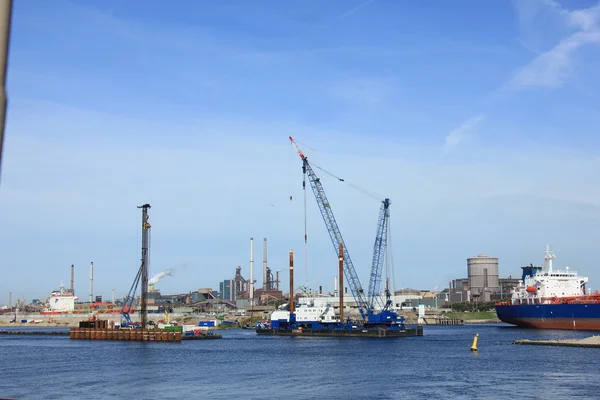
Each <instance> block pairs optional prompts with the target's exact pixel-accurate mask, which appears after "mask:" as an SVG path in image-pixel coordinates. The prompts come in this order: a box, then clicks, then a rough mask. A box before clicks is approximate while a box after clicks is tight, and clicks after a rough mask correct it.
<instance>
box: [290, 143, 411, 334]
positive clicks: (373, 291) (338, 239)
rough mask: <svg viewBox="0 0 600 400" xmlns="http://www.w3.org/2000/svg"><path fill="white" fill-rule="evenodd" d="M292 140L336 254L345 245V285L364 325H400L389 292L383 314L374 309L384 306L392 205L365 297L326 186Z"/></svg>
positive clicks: (384, 209)
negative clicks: (381, 290)
mask: <svg viewBox="0 0 600 400" xmlns="http://www.w3.org/2000/svg"><path fill="white" fill-rule="evenodd" d="M289 139H290V142H291V143H292V144H293V145H294V147H295V148H296V152H297V153H298V155H299V156H300V159H301V160H302V173H303V180H302V189H303V190H306V176H307V175H308V180H309V182H310V186H311V188H312V191H313V193H314V195H315V199H316V201H317V205H318V207H319V210H320V211H321V215H322V217H323V220H324V221H325V226H326V227H327V231H328V232H329V237H330V238H331V242H332V244H333V247H334V250H335V252H336V254H337V252H338V248H339V244H340V243H342V245H343V246H342V247H343V255H344V257H343V258H344V259H343V263H344V275H345V278H346V281H347V282H348V286H350V291H351V292H352V296H353V297H354V300H355V301H356V304H357V306H358V310H359V312H360V315H361V317H362V319H363V321H364V323H365V325H388V326H389V325H395V324H401V323H402V322H403V321H404V318H403V317H399V316H398V314H396V313H395V312H393V311H391V310H390V309H389V305H390V304H391V300H390V295H389V290H386V297H387V299H386V304H385V306H384V307H383V309H382V311H381V312H380V313H377V312H376V309H375V306H376V305H377V304H376V303H377V302H381V299H380V297H379V287H380V284H381V273H382V269H383V268H382V266H383V261H384V258H385V250H386V246H387V229H388V228H387V227H388V220H389V206H390V204H391V202H390V200H389V199H385V200H384V201H383V202H382V205H381V212H380V216H379V222H378V225H377V235H376V238H375V245H374V254H373V265H372V272H371V280H370V282H369V293H368V296H365V293H364V290H363V288H362V285H361V283H360V280H359V278H358V274H357V273H356V269H355V268H354V264H353V263H352V259H351V258H350V255H349V254H348V248H347V246H346V244H345V243H344V239H343V237H342V233H341V232H340V229H339V227H338V225H337V222H336V220H335V216H334V215H333V211H332V209H331V205H330V203H329V200H328V199H327V196H326V194H325V190H324V189H323V185H322V184H321V180H320V178H319V177H318V176H317V174H316V173H315V172H314V170H313V169H312V167H311V165H310V164H309V162H308V159H307V157H306V156H305V155H304V153H303V152H302V150H301V149H300V147H299V146H298V145H297V144H296V142H295V141H294V139H293V138H292V137H291V136H290V137H289ZM340 290H341V288H340Z"/></svg>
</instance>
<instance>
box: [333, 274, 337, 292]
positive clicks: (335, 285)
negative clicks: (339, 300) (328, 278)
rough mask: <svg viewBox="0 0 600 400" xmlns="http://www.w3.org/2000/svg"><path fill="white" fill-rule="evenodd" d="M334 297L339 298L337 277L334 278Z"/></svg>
mask: <svg viewBox="0 0 600 400" xmlns="http://www.w3.org/2000/svg"><path fill="white" fill-rule="evenodd" d="M333 295H334V296H337V276H334V277H333Z"/></svg>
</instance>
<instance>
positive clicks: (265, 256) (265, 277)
mask: <svg viewBox="0 0 600 400" xmlns="http://www.w3.org/2000/svg"><path fill="white" fill-rule="evenodd" d="M263 290H269V288H268V287H267V238H264V239H263Z"/></svg>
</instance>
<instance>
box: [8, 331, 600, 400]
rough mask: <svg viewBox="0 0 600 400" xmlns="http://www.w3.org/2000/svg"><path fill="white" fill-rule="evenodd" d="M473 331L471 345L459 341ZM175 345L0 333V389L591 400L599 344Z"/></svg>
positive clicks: (542, 334)
mask: <svg viewBox="0 0 600 400" xmlns="http://www.w3.org/2000/svg"><path fill="white" fill-rule="evenodd" d="M475 333H479V352H477V353H472V352H471V351H470V350H469V348H470V346H471V343H472V341H473V336H474V335H475ZM222 334H223V339H221V340H208V341H187V342H182V343H179V344H177V343H136V342H118V341H87V340H70V339H69V338H68V337H67V336H16V335H0V361H1V362H0V397H12V398H19V399H107V398H113V397H116V398H131V399H183V398H188V399H200V398H208V397H212V398H237V399H287V398H290V399H308V398H311V399H316V398H318V399H413V398H414V399H422V398H444V399H446V398H448V399H460V398H465V399H473V398H479V399H500V398H506V399H513V400H515V399H526V398H536V399H570V398H589V399H597V398H599V396H600V394H599V393H600V349H585V348H570V347H546V346H520V345H513V344H512V342H513V341H514V340H515V339H522V338H528V339H567V338H582V337H588V336H591V335H592V334H593V332H571V331H548V330H523V329H518V328H513V327H509V326H507V325H503V324H498V325H495V324H494V325H479V326H469V325H467V326H461V327H445V326H444V327H427V326H426V327H425V333H424V336H423V337H413V338H393V339H383V340H382V339H379V340H378V339H361V338H289V337H264V336H261V337H257V336H256V334H255V333H254V332H253V331H248V330H229V331H223V332H222Z"/></svg>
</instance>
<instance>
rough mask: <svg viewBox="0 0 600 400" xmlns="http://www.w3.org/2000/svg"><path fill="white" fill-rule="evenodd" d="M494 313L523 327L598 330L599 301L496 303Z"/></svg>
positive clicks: (499, 317) (507, 321) (599, 326)
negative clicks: (578, 302)
mask: <svg viewBox="0 0 600 400" xmlns="http://www.w3.org/2000/svg"><path fill="white" fill-rule="evenodd" d="M496 314H497V315H498V319H500V321H502V322H506V323H509V324H513V325H517V326H519V327H523V328H538V329H569V330H576V331H579V330H581V331H600V303H587V304H528V305H496Z"/></svg>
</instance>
